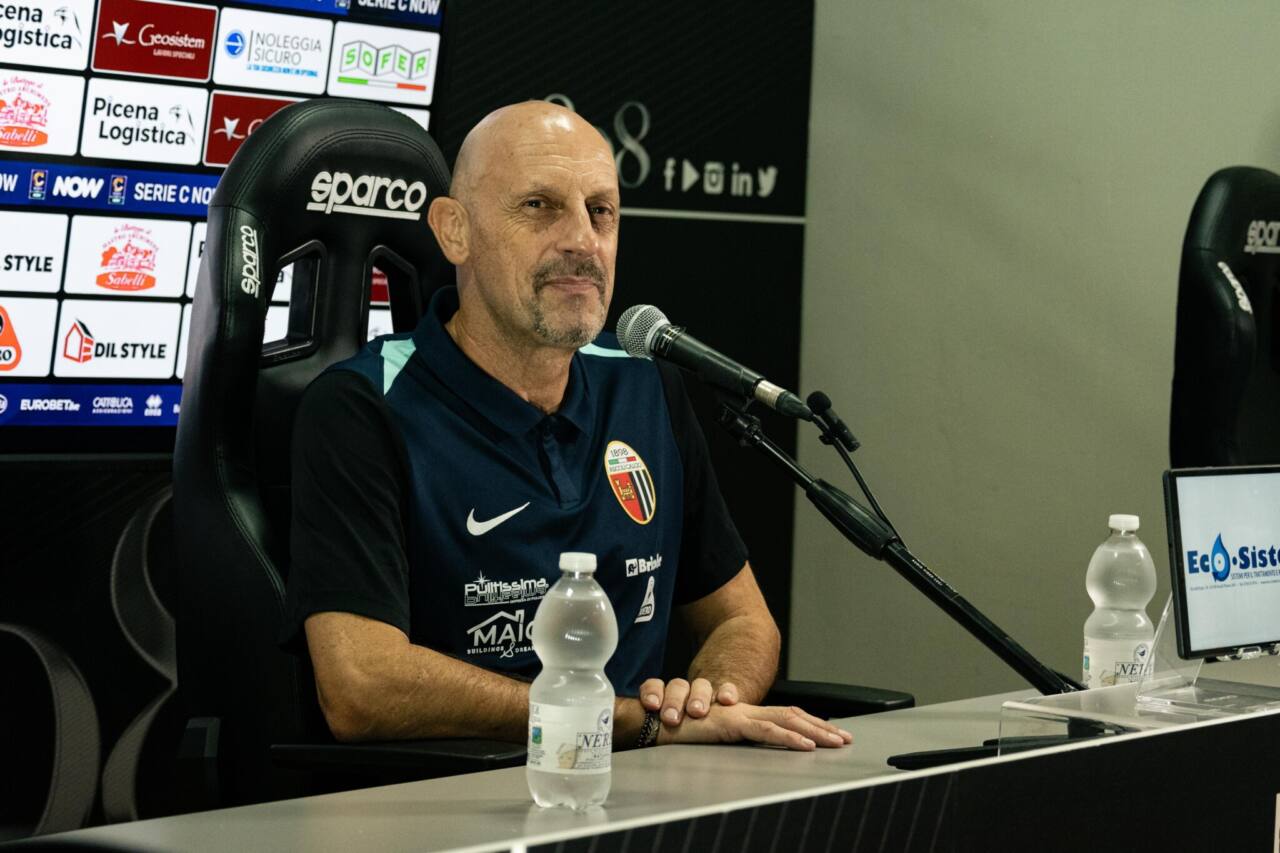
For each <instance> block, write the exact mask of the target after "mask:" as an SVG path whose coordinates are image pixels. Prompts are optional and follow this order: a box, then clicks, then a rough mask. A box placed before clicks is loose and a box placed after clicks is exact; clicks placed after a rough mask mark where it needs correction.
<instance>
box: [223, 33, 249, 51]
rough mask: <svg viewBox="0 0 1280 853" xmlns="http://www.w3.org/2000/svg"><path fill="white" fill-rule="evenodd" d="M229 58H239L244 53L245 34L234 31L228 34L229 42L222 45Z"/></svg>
mask: <svg viewBox="0 0 1280 853" xmlns="http://www.w3.org/2000/svg"><path fill="white" fill-rule="evenodd" d="M222 46H223V47H224V48H225V49H226V51H227V55H228V56H239V55H240V54H242V53H244V33H242V32H240V31H239V30H232V31H231V32H229V33H227V40H226V41H224V42H223V43H222Z"/></svg>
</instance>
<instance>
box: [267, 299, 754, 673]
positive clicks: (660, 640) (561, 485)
mask: <svg viewBox="0 0 1280 853" xmlns="http://www.w3.org/2000/svg"><path fill="white" fill-rule="evenodd" d="M457 307H458V295H457V290H456V289H454V288H445V289H442V290H440V291H438V292H437V293H436V294H435V296H434V297H433V299H432V301H431V305H430V309H429V310H428V312H427V315H426V316H425V317H424V318H423V320H422V322H421V323H420V324H419V326H418V328H417V329H416V330H415V331H413V332H412V333H405V334H396V335H389V336H385V337H381V338H378V339H376V340H375V341H373V342H371V343H370V344H369V345H368V346H366V347H365V348H364V349H363V350H362V351H361V352H360V353H358V354H357V355H356V356H354V357H352V358H350V359H348V360H346V361H343V362H340V363H338V364H336V365H334V366H333V367H331V368H329V369H328V370H327V371H326V372H325V373H323V374H322V375H321V376H320V377H318V378H317V379H316V380H315V382H313V383H312V385H311V387H310V388H308V390H307V392H306V393H305V395H304V396H303V399H302V402H301V404H300V407H299V411H298V416H297V420H296V426H295V432H294V443H293V530H292V537H291V568H290V576H289V579H288V594H287V605H286V607H287V626H286V640H288V641H290V642H293V643H297V642H299V641H300V638H301V633H300V632H301V627H302V623H303V621H305V619H306V617H307V616H308V615H310V614H312V613H316V612H320V611H330V610H335V611H343V612H349V613H356V614H359V615H362V616H367V617H369V618H372V619H377V620H379V621H382V622H386V623H388V624H390V625H394V626H396V627H397V628H399V629H400V630H402V631H404V632H405V633H406V634H407V635H408V636H409V638H410V640H411V641H412V642H414V643H416V644H419V645H423V646H427V647H429V648H432V649H435V650H437V651H440V652H443V653H445V654H448V655H452V656H454V657H456V658H458V659H460V660H464V661H467V662H469V663H473V664H475V665H477V666H482V667H485V668H487V669H492V670H498V671H502V672H506V673H509V674H512V675H516V676H523V677H530V678H531V677H532V676H534V675H536V674H537V672H538V670H539V667H540V664H539V662H538V659H537V656H536V655H535V654H534V652H533V647H532V645H531V641H530V628H531V626H532V624H533V619H534V613H535V611H536V609H537V606H538V603H539V601H540V600H541V598H542V596H543V594H544V593H545V592H546V590H547V588H548V587H549V586H550V585H551V584H553V583H554V582H555V581H556V579H557V578H558V577H559V575H560V572H559V568H558V562H559V555H560V553H561V552H562V551H588V552H591V553H594V554H595V555H596V558H597V569H596V578H597V580H598V581H599V582H600V584H601V585H602V586H603V587H604V589H605V592H606V593H607V594H608V596H609V600H610V602H611V603H612V604H613V610H614V615H615V616H616V617H617V620H618V648H617V651H616V652H615V653H614V656H613V658H612V659H611V660H610V662H609V665H608V667H607V674H608V676H609V678H610V680H611V681H612V683H613V685H614V688H615V690H616V691H617V692H618V693H620V694H624V695H635V694H636V692H637V691H638V689H639V685H640V683H641V682H642V681H643V680H644V679H646V678H650V677H655V676H660V675H661V674H662V663H663V651H664V647H665V641H666V635H667V627H668V624H669V620H670V614H671V608H672V605H673V604H683V603H688V602H691V601H695V600H697V599H699V598H701V597H703V596H705V595H707V594H709V593H711V592H713V591H715V590H716V589H718V588H719V587H720V586H721V585H722V584H724V583H725V582H726V581H727V580H729V579H730V578H732V577H734V576H735V575H736V574H737V573H738V571H739V570H740V569H741V568H742V566H743V564H744V563H745V562H746V557H747V554H746V548H745V546H744V545H743V543H742V539H741V537H740V536H739V535H738V532H737V530H736V529H735V528H734V526H733V523H732V521H731V520H730V518H729V515H728V511H727V509H726V508H725V504H724V500H723V498H722V497H721V495H720V491H719V488H718V486H717V484H716V479H715V474H714V472H713V471H712V469H711V466H710V460H709V458H708V455H707V448H706V442H705V439H704V437H703V435H702V432H701V430H700V429H699V427H698V424H697V421H696V420H695V418H694V415H693V412H692V410H691V408H690V406H689V403H688V399H687V398H686V396H685V393H684V388H683V385H682V382H681V379H680V376H679V373H678V371H676V370H674V369H673V368H671V367H669V366H667V365H658V364H655V363H654V362H651V361H644V360H639V359H633V358H630V357H628V356H627V355H626V353H624V352H623V351H622V350H621V349H619V348H618V345H617V341H616V339H615V338H614V337H613V336H612V335H610V334H607V333H606V334H602V335H601V336H600V337H599V338H597V339H596V341H595V342H593V343H592V344H590V345H588V346H586V347H583V348H582V349H580V350H578V352H577V353H575V354H574V356H573V360H572V362H571V366H570V374H569V383H568V387H567V388H566V391H565V396H564V400H563V402H562V404H561V406H560V409H559V410H558V411H557V412H555V413H554V414H551V415H546V414H544V413H543V412H541V411H540V410H539V409H537V408H536V407H534V406H533V405H531V404H529V403H528V402H526V401H524V400H522V399H521V398H520V397H518V396H517V395H516V394H515V393H513V392H512V391H511V390H510V389H509V388H507V387H506V386H505V385H503V384H502V383H500V382H498V381H497V380H496V379H494V378H493V377H491V376H489V375H488V374H486V373H485V372H484V371H482V370H481V369H480V368H479V367H477V366H476V365H475V364H474V363H473V362H472V361H471V360H470V359H468V358H467V357H466V356H465V355H464V354H463V353H462V351H461V350H460V349H458V347H457V345H456V344H455V343H454V341H453V339H452V338H451V337H450V336H449V333H448V332H447V331H446V330H445V328H444V323H445V322H446V321H447V320H448V319H449V318H450V317H451V316H452V315H453V314H454V312H455V311H456V310H457Z"/></svg>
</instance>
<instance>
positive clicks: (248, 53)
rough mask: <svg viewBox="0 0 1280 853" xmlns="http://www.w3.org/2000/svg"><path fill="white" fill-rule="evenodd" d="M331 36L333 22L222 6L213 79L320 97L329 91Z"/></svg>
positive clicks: (219, 81) (237, 84)
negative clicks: (327, 88)
mask: <svg viewBox="0 0 1280 853" xmlns="http://www.w3.org/2000/svg"><path fill="white" fill-rule="evenodd" d="M332 40H333V24H332V23H330V22H329V21H322V20H320V19H318V18H297V17H294V16H292V15H274V14H271V13H269V12H250V11H248V10H246V9H223V10H222V17H221V20H220V21H219V22H218V43H217V46H216V48H215V56H216V58H215V59H214V62H213V80H214V82H215V83H218V84H221V85H228V84H229V85H232V86H247V87H249V88H252V89H274V90H276V91H284V92H303V93H305V94H308V95H319V94H321V93H322V92H324V84H325V73H326V71H327V69H328V67H329V45H330V43H331V42H332ZM366 97H367V96H366Z"/></svg>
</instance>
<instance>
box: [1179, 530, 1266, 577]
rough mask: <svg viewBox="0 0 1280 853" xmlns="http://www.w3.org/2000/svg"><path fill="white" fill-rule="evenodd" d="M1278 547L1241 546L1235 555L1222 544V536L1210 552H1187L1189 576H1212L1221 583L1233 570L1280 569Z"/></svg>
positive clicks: (1219, 536)
mask: <svg viewBox="0 0 1280 853" xmlns="http://www.w3.org/2000/svg"><path fill="white" fill-rule="evenodd" d="M1278 547H1280V546H1276V545H1241V546H1240V547H1239V548H1238V549H1237V550H1236V553H1235V554H1234V555H1233V554H1232V553H1231V552H1230V551H1229V550H1228V549H1227V546H1226V545H1224V544H1223V543H1222V534H1221V533H1219V534H1218V538H1217V539H1215V540H1214V542H1213V547H1212V548H1211V549H1210V550H1209V551H1208V552H1200V551H1187V574H1189V575H1195V574H1201V573H1204V574H1211V575H1213V579H1214V581H1217V582H1219V583H1221V582H1222V581H1225V580H1226V579H1227V578H1229V577H1231V570H1232V569H1240V570H1242V571H1248V570H1251V569H1265V568H1271V567H1277V568H1280V551H1278V550H1277V548H1278Z"/></svg>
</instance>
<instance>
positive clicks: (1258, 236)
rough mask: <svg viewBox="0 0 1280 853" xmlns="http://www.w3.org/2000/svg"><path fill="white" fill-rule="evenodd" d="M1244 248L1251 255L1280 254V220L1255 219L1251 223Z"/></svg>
mask: <svg viewBox="0 0 1280 853" xmlns="http://www.w3.org/2000/svg"><path fill="white" fill-rule="evenodd" d="M1244 250H1245V253H1246V254H1250V255H1276V254H1280V222H1276V221H1271V222H1268V221H1266V220H1265V219H1255V220H1253V221H1252V222H1250V223H1249V232H1248V233H1247V234H1246V235H1245V238H1244Z"/></svg>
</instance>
